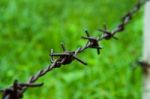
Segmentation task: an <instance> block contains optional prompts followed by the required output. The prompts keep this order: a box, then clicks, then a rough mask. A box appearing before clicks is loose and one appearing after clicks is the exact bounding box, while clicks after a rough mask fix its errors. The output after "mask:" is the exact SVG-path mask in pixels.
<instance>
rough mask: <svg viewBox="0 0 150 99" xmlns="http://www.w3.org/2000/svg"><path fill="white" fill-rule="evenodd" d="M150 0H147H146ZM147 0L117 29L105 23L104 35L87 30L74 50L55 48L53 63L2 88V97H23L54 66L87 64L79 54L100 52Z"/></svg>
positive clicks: (130, 13) (40, 84) (127, 15)
mask: <svg viewBox="0 0 150 99" xmlns="http://www.w3.org/2000/svg"><path fill="white" fill-rule="evenodd" d="M147 1H150V0H146V1H145V2H147ZM145 2H138V3H137V4H136V5H135V6H134V7H133V9H131V10H130V11H129V12H128V13H126V14H125V15H124V16H123V17H122V20H121V22H120V23H119V24H118V25H117V26H116V28H115V29H113V30H112V31H110V30H108V29H107V27H106V25H104V28H103V29H98V30H99V31H100V32H102V33H103V34H102V36H99V37H93V36H90V34H89V32H88V31H87V30H86V31H85V33H86V36H82V38H83V39H85V40H87V43H86V44H85V45H84V46H83V47H80V48H78V49H76V50H74V51H68V50H67V49H66V48H65V46H64V44H63V43H61V47H62V49H63V52H62V53H54V51H53V49H51V51H50V61H51V64H50V65H49V66H48V67H46V68H43V69H41V70H40V71H38V72H37V74H35V75H33V76H32V77H31V78H29V80H28V81H27V83H19V82H18V81H17V80H15V81H14V82H13V84H12V86H10V87H8V88H6V89H3V90H0V92H1V93H2V94H3V96H2V99H21V98H22V97H23V94H24V92H25V91H26V90H27V89H28V88H29V87H31V88H32V87H40V86H42V85H43V83H39V84H35V82H36V81H37V80H38V79H39V78H41V77H42V76H44V75H45V74H47V73H48V72H50V71H52V70H53V69H54V68H60V67H61V66H62V65H67V64H71V63H72V62H73V61H74V60H77V61H78V62H80V63H82V64H83V65H87V63H85V62H84V61H82V60H81V59H79V58H78V57H77V55H78V54H79V53H81V52H83V51H84V50H86V49H88V48H93V49H96V50H97V54H100V49H102V47H101V46H100V45H99V42H100V41H102V40H104V39H106V40H110V39H111V38H115V39H117V38H116V37H115V34H116V33H119V32H122V31H124V30H125V26H126V25H127V23H129V22H130V21H131V20H132V19H133V15H134V14H135V13H136V12H137V11H139V9H140V8H141V6H142V5H143V4H144V3H145Z"/></svg>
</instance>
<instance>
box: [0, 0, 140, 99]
mask: <svg viewBox="0 0 150 99" xmlns="http://www.w3.org/2000/svg"><path fill="white" fill-rule="evenodd" d="M135 2H136V0H115V1H114V0H74V1H73V0H0V89H2V88H6V87H8V85H10V84H11V83H12V82H13V81H14V80H15V79H18V80H19V81H21V82H25V81H27V80H28V79H29V77H30V76H31V75H33V74H35V73H36V72H37V71H38V70H39V69H41V68H44V67H46V66H47V65H48V64H50V61H49V51H50V48H54V51H55V52H59V51H61V49H60V42H64V43H65V45H66V47H67V48H68V49H70V50H73V49H76V48H77V47H79V46H82V45H83V44H84V43H85V42H86V41H84V40H82V39H80V36H82V35H84V31H83V30H84V29H88V30H89V31H90V32H91V34H92V35H99V34H100V33H99V32H98V31H97V29H98V28H101V27H102V26H103V23H106V24H107V25H108V26H109V28H110V29H112V28H114V27H115V26H116V25H117V23H118V22H120V18H121V16H123V15H124V14H125V12H127V11H128V10H129V9H130V8H132V6H133V5H134V4H135ZM142 16H143V13H142V10H141V12H139V13H137V14H136V16H135V18H134V19H133V20H132V22H130V24H129V25H128V26H127V28H126V31H124V32H122V33H120V34H118V35H117V37H119V40H118V41H117V40H111V41H103V42H102V43H101V44H102V46H103V47H104V49H102V50H101V55H97V54H96V51H95V50H92V49H88V50H86V51H85V52H84V53H82V54H80V55H79V57H80V58H81V59H83V60H84V61H86V62H87V63H88V66H83V65H82V64H80V63H77V62H73V63H72V64H70V65H66V66H62V67H61V68H60V69H55V70H53V71H51V72H50V73H48V74H47V75H46V76H44V77H43V78H41V79H40V80H38V81H37V82H44V83H45V84H44V86H43V87H40V88H33V89H29V90H27V92H26V93H25V94H24V98H23V99H140V98H141V86H142V79H141V76H142V75H141V70H140V68H137V69H135V70H133V69H132V67H131V63H133V62H134V61H135V59H137V58H138V57H139V56H140V55H141V47H142V21H143V18H142Z"/></svg>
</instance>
